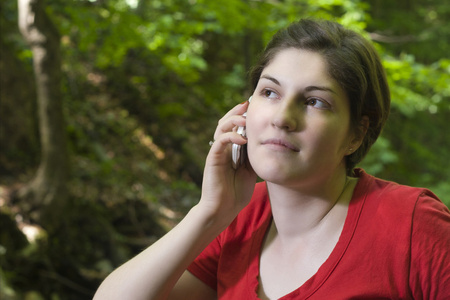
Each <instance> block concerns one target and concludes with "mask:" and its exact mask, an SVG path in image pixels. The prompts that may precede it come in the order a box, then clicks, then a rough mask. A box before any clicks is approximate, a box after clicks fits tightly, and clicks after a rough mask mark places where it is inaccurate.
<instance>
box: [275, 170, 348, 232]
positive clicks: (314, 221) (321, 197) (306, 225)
mask: <svg viewBox="0 0 450 300" xmlns="http://www.w3.org/2000/svg"><path fill="white" fill-rule="evenodd" d="M356 183H357V178H351V177H347V176H346V175H345V174H344V175H343V176H336V178H333V179H331V180H327V181H325V182H323V183H322V184H321V185H318V186H317V187H316V188H308V189H300V188H291V187H284V186H280V185H276V184H273V183H270V182H268V183H267V187H268V191H269V197H270V203H271V206H272V215H273V221H274V224H273V225H275V226H276V231H277V235H279V238H282V239H284V238H289V239H291V238H296V237H301V236H303V235H304V234H307V233H310V232H312V231H315V230H316V229H318V228H321V227H323V225H324V222H325V223H331V225H332V226H335V225H338V224H337V223H341V221H342V217H344V219H345V216H346V214H347V208H348V203H349V202H350V199H351V196H352V193H353V189H354V187H355V186H356Z"/></svg>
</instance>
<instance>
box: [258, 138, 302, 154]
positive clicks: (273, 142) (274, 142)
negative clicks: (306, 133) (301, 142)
mask: <svg viewBox="0 0 450 300" xmlns="http://www.w3.org/2000/svg"><path fill="white" fill-rule="evenodd" d="M262 144H263V145H268V146H273V147H276V148H286V149H289V150H292V151H295V152H299V151H300V148H299V147H297V146H295V145H294V144H293V143H291V142H288V141H286V140H284V139H267V140H264V141H263V142H262Z"/></svg>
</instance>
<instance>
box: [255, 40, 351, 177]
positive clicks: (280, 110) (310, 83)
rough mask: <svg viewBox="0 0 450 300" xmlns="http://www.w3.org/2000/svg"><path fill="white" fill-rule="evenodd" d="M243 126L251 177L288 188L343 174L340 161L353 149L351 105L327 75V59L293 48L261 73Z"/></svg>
mask: <svg viewBox="0 0 450 300" xmlns="http://www.w3.org/2000/svg"><path fill="white" fill-rule="evenodd" d="M246 126H247V137H248V148H247V149H248V156H249V159H250V162H251V164H252V167H253V168H254V170H255V172H256V173H257V174H258V176H260V177H261V178H263V179H264V180H267V181H269V182H273V183H277V184H283V185H288V186H299V185H304V184H308V185H310V184H314V183H318V184H320V183H323V182H324V181H326V180H330V179H332V176H335V175H342V174H343V173H345V159H344V157H345V156H346V155H348V154H350V153H351V150H350V149H351V148H352V147H355V145H356V144H355V141H354V140H355V135H354V134H353V131H352V130H351V129H350V112H349V101H348V99H347V96H346V93H345V92H344V90H342V88H341V87H340V86H339V85H338V84H337V82H336V81H335V80H334V79H332V78H331V77H330V76H329V75H328V73H327V69H326V62H325V60H324V59H323V58H322V57H321V55H320V54H318V53H314V52H310V51H305V50H299V49H294V48H290V49H286V50H282V51H280V52H279V53H278V54H277V55H276V56H275V57H274V59H273V60H272V62H271V63H270V64H269V65H268V66H267V67H266V68H265V69H264V70H263V72H262V74H261V77H260V79H259V82H258V85H257V87H256V89H255V91H254V94H253V97H252V101H251V103H250V106H249V108H248V114H247V125H246ZM358 145H359V144H357V145H356V146H358ZM353 149H354V150H355V148H353ZM330 176H331V177H330Z"/></svg>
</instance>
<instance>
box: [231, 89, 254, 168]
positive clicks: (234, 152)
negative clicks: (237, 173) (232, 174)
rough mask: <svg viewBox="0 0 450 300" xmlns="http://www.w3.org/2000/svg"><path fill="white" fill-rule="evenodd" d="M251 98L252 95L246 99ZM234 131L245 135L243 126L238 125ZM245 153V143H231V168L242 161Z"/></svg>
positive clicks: (237, 165)
mask: <svg viewBox="0 0 450 300" xmlns="http://www.w3.org/2000/svg"><path fill="white" fill-rule="evenodd" d="M251 99H252V97H251V96H250V98H248V101H249V102H250V100H251ZM246 115H247V112H245V113H244V114H243V116H246ZM236 132H237V133H238V134H240V135H242V136H247V134H246V131H245V126H239V127H238V129H237V131H236ZM246 154H247V145H238V144H233V148H232V149H231V159H232V164H233V168H234V169H235V170H236V169H237V168H239V166H240V165H242V164H243V163H244V161H245V157H246Z"/></svg>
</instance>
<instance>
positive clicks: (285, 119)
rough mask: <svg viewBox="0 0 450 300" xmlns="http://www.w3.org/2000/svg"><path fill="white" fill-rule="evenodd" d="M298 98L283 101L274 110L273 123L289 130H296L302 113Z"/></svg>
mask: <svg viewBox="0 0 450 300" xmlns="http://www.w3.org/2000/svg"><path fill="white" fill-rule="evenodd" d="M296 102H297V101H296V99H286V100H284V101H281V102H280V104H279V105H278V107H277V108H276V109H275V110H274V115H273V120H272V124H273V125H274V126H275V127H278V128H280V129H283V130H287V131H295V130H297V128H298V127H299V122H300V114H301V112H300V111H299V109H298V103H296Z"/></svg>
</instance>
